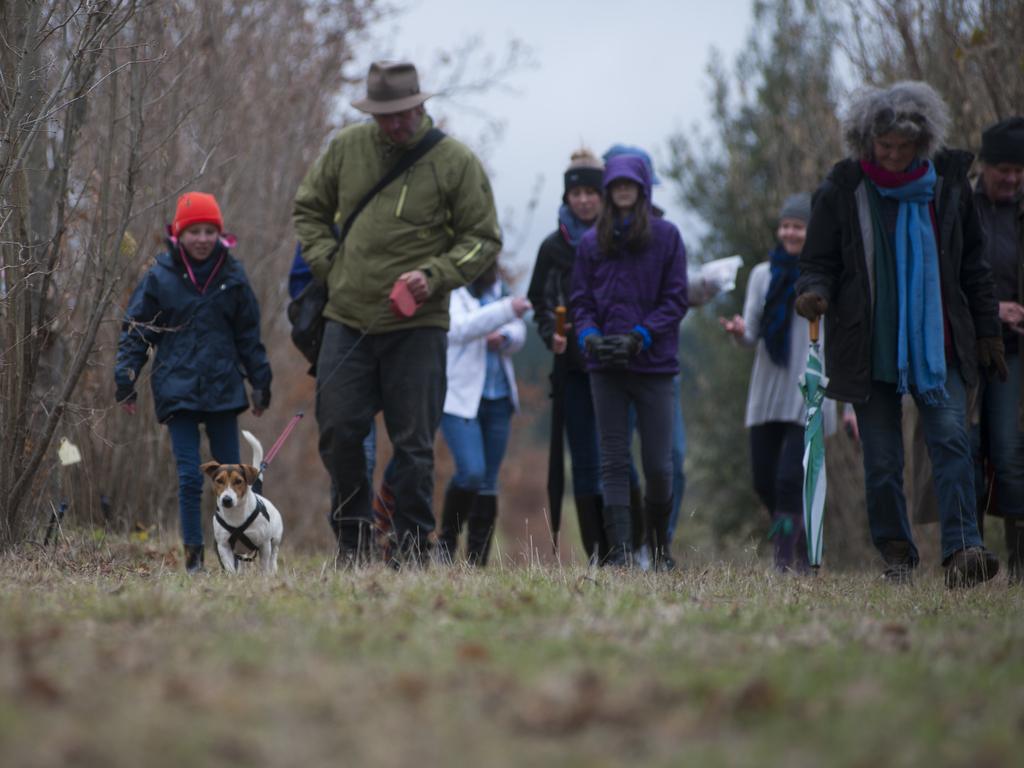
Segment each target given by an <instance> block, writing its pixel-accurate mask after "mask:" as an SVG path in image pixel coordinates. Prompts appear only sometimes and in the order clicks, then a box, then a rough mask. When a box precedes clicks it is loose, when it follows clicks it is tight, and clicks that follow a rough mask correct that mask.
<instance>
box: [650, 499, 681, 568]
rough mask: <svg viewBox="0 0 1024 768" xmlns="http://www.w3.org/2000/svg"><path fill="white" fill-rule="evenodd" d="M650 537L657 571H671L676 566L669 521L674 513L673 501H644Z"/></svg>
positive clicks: (654, 565)
mask: <svg viewBox="0 0 1024 768" xmlns="http://www.w3.org/2000/svg"><path fill="white" fill-rule="evenodd" d="M644 505H645V509H646V512H647V525H648V532H649V537H650V546H651V560H652V563H651V564H652V566H653V567H654V570H656V571H671V570H673V569H674V568H675V567H676V561H675V560H673V559H672V551H671V547H670V546H669V540H668V521H669V517H670V516H671V514H672V502H671V501H665V502H661V503H655V502H653V501H645V502H644Z"/></svg>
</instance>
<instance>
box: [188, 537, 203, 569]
mask: <svg viewBox="0 0 1024 768" xmlns="http://www.w3.org/2000/svg"><path fill="white" fill-rule="evenodd" d="M202 571H203V545H202V544H186V545H185V573H187V574H189V575H190V576H191V575H193V574H196V573H202Z"/></svg>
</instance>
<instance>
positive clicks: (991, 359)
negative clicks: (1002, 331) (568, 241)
mask: <svg viewBox="0 0 1024 768" xmlns="http://www.w3.org/2000/svg"><path fill="white" fill-rule="evenodd" d="M978 365H979V366H980V367H981V370H982V371H984V372H985V375H986V376H987V377H988V378H989V380H992V379H994V378H995V377H996V376H998V377H999V380H1000V381H1006V373H1007V371H1006V350H1005V349H1004V348H1003V339H1002V337H1001V336H986V337H985V338H982V339H978Z"/></svg>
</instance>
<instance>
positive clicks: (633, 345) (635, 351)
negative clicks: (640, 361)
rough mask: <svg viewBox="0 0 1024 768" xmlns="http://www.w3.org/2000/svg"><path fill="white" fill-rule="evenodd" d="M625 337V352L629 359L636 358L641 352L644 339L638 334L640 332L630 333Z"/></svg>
mask: <svg viewBox="0 0 1024 768" xmlns="http://www.w3.org/2000/svg"><path fill="white" fill-rule="evenodd" d="M626 336H627V338H628V339H629V341H628V343H627V345H626V351H627V352H628V353H629V356H630V357H636V356H637V355H639V354H640V353H641V352H642V351H643V348H644V337H643V336H642V335H641V334H640V331H630V332H629V333H628V334H626Z"/></svg>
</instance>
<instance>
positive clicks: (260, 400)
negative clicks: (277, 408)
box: [252, 389, 270, 416]
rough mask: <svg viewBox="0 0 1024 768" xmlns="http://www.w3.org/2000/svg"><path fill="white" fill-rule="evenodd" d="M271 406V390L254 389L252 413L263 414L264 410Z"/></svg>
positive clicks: (254, 414) (255, 414)
mask: <svg viewBox="0 0 1024 768" xmlns="http://www.w3.org/2000/svg"><path fill="white" fill-rule="evenodd" d="M269 407H270V390H269V389H254V390H253V391H252V415H253V416H262V415H263V412H264V411H265V410H267V408H269Z"/></svg>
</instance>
